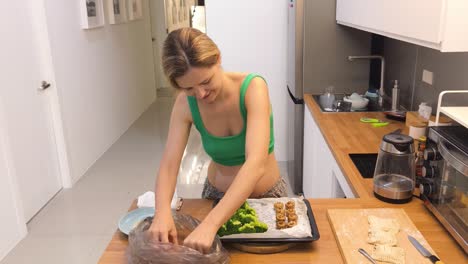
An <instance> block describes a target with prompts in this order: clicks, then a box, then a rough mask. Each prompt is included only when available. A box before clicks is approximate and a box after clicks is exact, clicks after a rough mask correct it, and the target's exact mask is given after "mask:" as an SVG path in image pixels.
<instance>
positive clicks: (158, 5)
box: [149, 1, 170, 88]
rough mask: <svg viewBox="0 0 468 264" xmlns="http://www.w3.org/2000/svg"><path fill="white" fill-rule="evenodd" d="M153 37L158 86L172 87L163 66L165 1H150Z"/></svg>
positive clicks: (155, 72) (155, 74)
mask: <svg viewBox="0 0 468 264" xmlns="http://www.w3.org/2000/svg"><path fill="white" fill-rule="evenodd" d="M149 5H150V18H151V37H152V39H153V59H154V77H155V83H156V88H162V87H170V85H169V83H168V82H167V80H166V78H165V77H164V72H163V69H162V66H161V50H162V46H163V42H164V40H165V39H166V36H167V31H166V30H167V29H166V14H165V10H164V2H163V1H149Z"/></svg>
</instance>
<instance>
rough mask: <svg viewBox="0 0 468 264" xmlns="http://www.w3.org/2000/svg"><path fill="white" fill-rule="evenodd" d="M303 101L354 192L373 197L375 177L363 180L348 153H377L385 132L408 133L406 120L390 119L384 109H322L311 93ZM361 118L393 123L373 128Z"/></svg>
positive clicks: (359, 195)
mask: <svg viewBox="0 0 468 264" xmlns="http://www.w3.org/2000/svg"><path fill="white" fill-rule="evenodd" d="M304 101H305V104H306V106H307V108H306V111H307V109H308V110H309V111H310V113H311V114H312V117H313V118H314V120H315V122H316V123H317V126H318V127H319V129H320V132H322V135H323V136H324V138H325V141H326V142H327V144H328V147H329V148H330V150H331V152H332V154H333V156H334V157H335V159H336V161H337V163H338V166H340V169H341V171H342V173H343V175H344V176H345V178H346V179H347V181H348V184H349V186H350V187H351V190H352V191H353V193H354V195H355V196H356V197H357V198H358V197H359V198H370V197H374V194H373V191H372V188H373V183H372V179H364V178H363V177H362V176H361V174H360V173H359V171H358V170H357V168H356V167H355V166H354V163H353V161H352V160H351V158H350V157H349V156H348V154H350V153H378V152H379V145H380V142H381V141H382V138H383V136H384V135H385V134H388V133H390V132H392V131H395V130H396V129H399V128H400V129H402V133H403V134H408V128H407V127H406V126H405V123H404V122H399V121H395V120H388V119H386V118H385V115H384V114H383V113H382V112H351V113H326V112H322V111H321V110H320V106H319V105H318V104H317V103H316V102H315V100H314V99H313V98H312V95H310V94H306V95H304ZM361 117H371V118H377V119H380V120H388V121H389V122H390V124H389V125H388V126H385V127H373V126H372V125H371V124H366V123H362V122H361V121H359V120H360V119H361ZM305 133H307V131H305Z"/></svg>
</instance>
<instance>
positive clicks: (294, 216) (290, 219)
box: [288, 214, 297, 221]
mask: <svg viewBox="0 0 468 264" xmlns="http://www.w3.org/2000/svg"><path fill="white" fill-rule="evenodd" d="M288 221H297V214H289V215H288Z"/></svg>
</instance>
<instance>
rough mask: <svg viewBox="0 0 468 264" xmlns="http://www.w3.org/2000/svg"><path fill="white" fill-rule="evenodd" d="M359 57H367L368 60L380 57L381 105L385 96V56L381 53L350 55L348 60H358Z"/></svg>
mask: <svg viewBox="0 0 468 264" xmlns="http://www.w3.org/2000/svg"><path fill="white" fill-rule="evenodd" d="M358 59H367V60H372V59H379V60H380V63H381V65H382V66H381V67H380V88H379V105H380V106H382V105H383V97H384V95H385V92H384V72H385V59H384V57H383V56H380V55H368V56H348V60H350V61H353V60H358Z"/></svg>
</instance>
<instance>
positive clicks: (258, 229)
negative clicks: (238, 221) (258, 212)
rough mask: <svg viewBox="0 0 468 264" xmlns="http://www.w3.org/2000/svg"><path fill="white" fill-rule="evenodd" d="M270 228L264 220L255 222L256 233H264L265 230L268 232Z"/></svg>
mask: <svg viewBox="0 0 468 264" xmlns="http://www.w3.org/2000/svg"><path fill="white" fill-rule="evenodd" d="M267 230H268V226H267V224H265V223H263V222H259V221H257V222H256V223H255V231H256V233H263V232H266V231H267Z"/></svg>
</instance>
